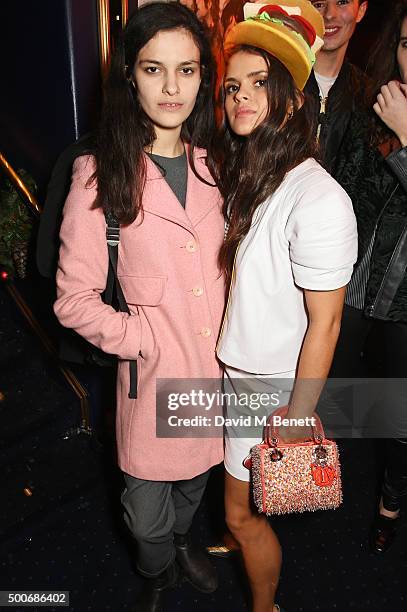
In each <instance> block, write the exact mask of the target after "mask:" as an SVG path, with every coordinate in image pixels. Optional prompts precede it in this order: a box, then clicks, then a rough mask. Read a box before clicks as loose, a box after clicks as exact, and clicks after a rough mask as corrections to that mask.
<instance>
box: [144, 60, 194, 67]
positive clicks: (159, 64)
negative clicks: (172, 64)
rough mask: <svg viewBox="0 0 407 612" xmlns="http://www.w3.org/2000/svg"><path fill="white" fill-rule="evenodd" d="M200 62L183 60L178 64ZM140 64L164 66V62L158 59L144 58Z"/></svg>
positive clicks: (184, 64) (186, 64)
mask: <svg viewBox="0 0 407 612" xmlns="http://www.w3.org/2000/svg"><path fill="white" fill-rule="evenodd" d="M199 63H200V62H199V61H197V60H186V61H185V62H181V63H180V64H178V65H179V66H188V65H189V64H199ZM139 64H155V65H156V66H163V65H164V64H163V62H158V61H157V60H150V59H144V60H140V61H139Z"/></svg>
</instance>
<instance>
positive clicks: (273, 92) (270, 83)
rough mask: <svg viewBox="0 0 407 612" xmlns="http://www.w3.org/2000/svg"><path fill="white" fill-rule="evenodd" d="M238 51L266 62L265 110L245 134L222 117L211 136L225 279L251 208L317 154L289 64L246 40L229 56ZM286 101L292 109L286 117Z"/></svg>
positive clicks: (301, 96) (221, 258)
mask: <svg viewBox="0 0 407 612" xmlns="http://www.w3.org/2000/svg"><path fill="white" fill-rule="evenodd" d="M238 51H247V52H248V53H253V54H256V55H260V56H261V57H263V58H264V60H265V62H266V64H267V66H268V78H267V81H266V83H265V87H266V92H267V98H268V113H267V116H266V118H265V119H264V121H263V122H262V123H261V124H260V125H258V126H257V127H256V128H255V129H254V130H253V132H252V133H251V134H250V135H249V136H247V137H241V136H237V135H236V134H234V132H233V131H232V130H231V128H230V126H229V124H228V122H227V120H226V118H224V120H223V124H222V127H221V129H220V132H219V134H218V137H217V140H216V143H217V147H216V150H217V162H218V175H217V180H218V185H219V189H220V191H221V193H222V196H223V198H224V205H223V212H224V215H225V218H226V220H227V221H228V223H229V229H228V232H227V236H226V239H225V241H224V243H223V245H222V247H221V250H220V253H219V265H220V267H221V269H222V270H224V271H225V273H226V276H227V277H228V278H229V279H230V277H231V273H232V268H233V262H234V258H235V253H236V249H237V247H238V244H239V242H240V241H241V240H242V239H243V238H244V237H245V236H246V234H247V232H248V231H249V229H250V225H251V222H252V219H253V215H254V213H255V211H256V209H257V208H258V207H259V206H260V204H262V202H264V201H265V200H266V199H267V198H269V197H270V196H272V195H273V193H274V192H275V191H276V189H277V188H278V187H279V185H280V184H281V183H282V181H283V180H284V177H285V176H286V174H287V172H289V171H290V170H292V169H293V168H295V167H296V166H298V164H300V163H301V162H303V161H305V160H306V159H307V158H309V157H315V156H316V154H317V143H316V140H315V137H314V132H313V129H312V121H311V120H310V116H309V111H308V104H307V100H306V99H305V100H304V97H303V94H302V92H300V91H299V90H298V88H297V87H296V85H295V83H294V80H293V78H292V76H291V74H290V73H289V72H288V70H287V69H286V68H285V67H284V66H283V64H282V63H281V62H280V61H279V60H278V59H276V58H275V57H273V56H272V55H270V54H269V53H267V52H266V51H263V50H262V49H258V48H257V47H252V46H248V45H242V46H239V47H236V48H235V49H233V51H232V52H231V53H230V54H229V57H230V55H232V54H234V53H237V52H238ZM223 96H224V93H223ZM302 100H304V103H303V104H301V103H302ZM291 105H292V106H293V113H294V114H293V117H292V118H291V119H290V120H288V121H286V115H287V109H288V108H289V106H291Z"/></svg>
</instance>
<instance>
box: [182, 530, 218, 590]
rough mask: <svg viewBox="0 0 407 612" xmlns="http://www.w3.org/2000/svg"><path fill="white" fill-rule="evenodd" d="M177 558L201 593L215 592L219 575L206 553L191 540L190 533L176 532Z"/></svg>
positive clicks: (190, 580) (186, 575) (186, 576)
mask: <svg viewBox="0 0 407 612" xmlns="http://www.w3.org/2000/svg"><path fill="white" fill-rule="evenodd" d="M174 544H175V550H176V559H177V562H178V563H179V565H180V567H181V569H182V571H183V573H184V576H185V578H186V579H187V580H188V581H189V582H190V583H191V584H192V586H194V587H195V588H196V589H197V590H198V591H200V592H201V593H213V592H214V591H216V589H217V588H218V577H217V574H216V570H215V568H214V567H213V566H212V565H211V563H210V561H209V559H208V558H207V556H206V555H205V553H204V552H203V551H202V550H200V549H199V548H198V547H197V546H195V545H194V544H193V543H192V542H191V537H190V535H189V533H187V534H186V535H180V534H174Z"/></svg>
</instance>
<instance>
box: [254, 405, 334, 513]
mask: <svg viewBox="0 0 407 612" xmlns="http://www.w3.org/2000/svg"><path fill="white" fill-rule="evenodd" d="M287 411H288V407H287V406H285V407H283V408H279V409H278V410H276V411H275V412H274V413H273V414H272V415H271V416H270V417H269V418H268V420H267V424H266V426H265V428H264V439H263V442H261V444H256V446H253V448H252V449H251V452H250V455H249V456H248V457H247V458H246V459H245V460H244V462H243V464H244V465H245V467H247V468H248V469H250V470H251V473H252V485H253V497H254V502H255V504H256V506H257V509H258V511H259V512H264V513H265V514H268V515H269V514H288V513H290V512H305V511H307V510H310V511H315V510H328V509H333V508H337V507H338V506H339V505H340V504H341V503H342V484H341V470H340V463H339V452H338V447H337V445H336V442H334V441H332V440H328V439H327V438H325V433H324V430H323V427H322V423H321V420H320V418H319V417H318V415H317V414H315V413H314V415H313V416H314V418H315V425H314V427H313V428H312V433H313V439H312V440H309V441H301V442H285V441H282V440H280V439H279V435H278V428H277V427H275V425H274V423H273V417H275V416H281V417H284V416H285V414H286V413H287Z"/></svg>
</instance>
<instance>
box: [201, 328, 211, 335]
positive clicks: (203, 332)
mask: <svg viewBox="0 0 407 612" xmlns="http://www.w3.org/2000/svg"><path fill="white" fill-rule="evenodd" d="M211 334H212V331H211V330H210V329H209V327H203V328H202V329H201V336H202V338H209V336H210V335H211Z"/></svg>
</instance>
